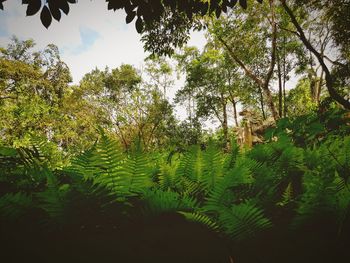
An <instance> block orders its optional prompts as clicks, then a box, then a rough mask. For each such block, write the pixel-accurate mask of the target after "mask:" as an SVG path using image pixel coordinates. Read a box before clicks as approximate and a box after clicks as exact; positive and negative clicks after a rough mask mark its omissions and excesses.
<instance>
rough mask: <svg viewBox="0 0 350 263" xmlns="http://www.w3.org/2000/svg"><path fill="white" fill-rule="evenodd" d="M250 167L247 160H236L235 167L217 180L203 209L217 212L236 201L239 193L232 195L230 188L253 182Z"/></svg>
mask: <svg viewBox="0 0 350 263" xmlns="http://www.w3.org/2000/svg"><path fill="white" fill-rule="evenodd" d="M250 166H251V163H250V162H249V160H248V159H247V158H241V159H239V160H237V162H236V164H235V167H234V168H233V169H231V170H230V171H228V172H227V173H226V175H225V176H224V178H219V179H218V181H217V183H216V185H215V186H214V187H213V189H212V190H211V191H210V192H209V196H208V197H207V202H206V204H205V206H204V209H205V210H206V211H211V212H215V211H216V212H219V211H220V210H221V209H222V208H224V207H227V206H229V205H231V204H232V203H233V202H234V201H237V196H238V194H239V193H237V192H236V193H234V192H233V191H232V188H233V187H235V186H239V185H249V184H251V183H252V182H253V181H254V179H253V177H252V172H251V170H250V169H249V167H250Z"/></svg>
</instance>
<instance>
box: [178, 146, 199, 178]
mask: <svg viewBox="0 0 350 263" xmlns="http://www.w3.org/2000/svg"><path fill="white" fill-rule="evenodd" d="M201 169H202V167H201V152H200V149H199V147H198V146H193V147H191V148H190V149H189V151H187V152H185V154H184V155H183V157H182V158H181V160H180V163H179V166H178V168H177V171H176V177H177V178H182V177H186V178H189V179H191V180H198V179H199V178H200V177H201Z"/></svg>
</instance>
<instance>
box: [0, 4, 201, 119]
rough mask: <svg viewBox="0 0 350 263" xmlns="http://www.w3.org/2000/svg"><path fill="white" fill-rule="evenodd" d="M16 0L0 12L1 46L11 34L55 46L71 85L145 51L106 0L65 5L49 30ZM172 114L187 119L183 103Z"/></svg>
mask: <svg viewBox="0 0 350 263" xmlns="http://www.w3.org/2000/svg"><path fill="white" fill-rule="evenodd" d="M21 2H22V1H21V0H8V1H5V2H4V11H1V10H0V46H6V45H7V44H8V43H9V42H10V40H11V36H13V35H15V36H17V37H18V38H19V39H21V40H25V39H29V38H32V39H34V40H35V43H36V49H38V50H40V49H43V48H45V47H46V46H47V45H48V44H51V43H52V44H55V45H56V46H58V48H59V50H60V54H61V58H62V60H63V61H64V62H65V63H67V65H68V67H69V68H70V70H71V74H72V77H73V83H74V84H77V83H79V81H80V80H81V78H82V77H83V76H84V74H86V73H88V72H90V71H91V70H92V69H94V68H96V67H97V68H99V69H104V68H105V67H106V66H108V67H109V68H116V67H119V66H120V65H121V64H131V65H134V66H135V67H136V68H142V65H143V64H144V63H143V61H144V59H145V58H146V57H147V56H148V55H149V54H148V53H145V52H144V50H143V45H142V42H141V41H140V35H139V34H138V33H137V32H136V29H135V24H134V22H135V21H133V22H132V23H130V24H126V23H125V17H126V14H125V12H124V11H121V10H119V11H116V12H114V11H111V10H108V9H107V3H106V2H105V1H101V0H94V1H91V0H81V1H79V2H78V3H77V4H73V5H70V12H69V14H68V16H66V15H64V14H62V18H61V21H60V22H57V21H56V20H53V21H52V24H51V25H50V27H49V29H46V28H45V27H44V26H43V25H42V24H41V22H40V15H39V14H36V15H35V16H29V17H28V16H26V15H25V14H26V5H22V4H21ZM204 44H205V37H204V33H203V32H193V33H191V38H190V41H189V42H188V45H193V46H197V47H199V48H200V49H201V48H202V47H203V46H204ZM181 85H183V78H182V79H180V80H175V86H174V88H173V89H172V90H169V92H168V94H167V95H168V97H169V99H170V100H172V99H173V98H174V95H175V93H176V90H178V89H179V88H180V87H181ZM176 113H177V116H178V117H179V118H181V119H184V118H185V117H186V116H185V115H186V113H185V109H184V108H182V107H176Z"/></svg>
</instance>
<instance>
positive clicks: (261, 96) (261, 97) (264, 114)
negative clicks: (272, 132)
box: [259, 86, 266, 120]
mask: <svg viewBox="0 0 350 263" xmlns="http://www.w3.org/2000/svg"><path fill="white" fill-rule="evenodd" d="M259 94H260V107H261V113H262V116H263V119H264V120H266V113H265V109H264V107H265V106H264V96H263V92H262V89H261V87H260V86H259Z"/></svg>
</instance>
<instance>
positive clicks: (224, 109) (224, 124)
mask: <svg viewBox="0 0 350 263" xmlns="http://www.w3.org/2000/svg"><path fill="white" fill-rule="evenodd" d="M221 103H222V115H223V116H222V117H223V121H222V129H223V132H224V149H227V147H228V124H227V102H226V99H225V98H224V96H223V94H221Z"/></svg>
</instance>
